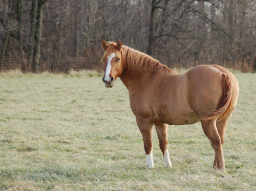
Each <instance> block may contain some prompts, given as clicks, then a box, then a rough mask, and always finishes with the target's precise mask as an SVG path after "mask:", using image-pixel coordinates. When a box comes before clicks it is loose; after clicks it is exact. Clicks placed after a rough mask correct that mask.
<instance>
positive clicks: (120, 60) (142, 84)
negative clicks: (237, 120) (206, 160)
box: [101, 40, 239, 170]
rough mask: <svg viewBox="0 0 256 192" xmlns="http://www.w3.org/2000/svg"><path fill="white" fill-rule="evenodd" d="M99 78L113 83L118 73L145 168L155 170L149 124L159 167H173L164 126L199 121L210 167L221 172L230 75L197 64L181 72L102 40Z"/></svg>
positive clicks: (232, 88)
mask: <svg viewBox="0 0 256 192" xmlns="http://www.w3.org/2000/svg"><path fill="white" fill-rule="evenodd" d="M101 46H102V48H103V50H104V55H103V57H102V59H101V62H102V63H103V64H104V69H105V70H104V76H103V82H104V83H105V86H106V87H107V88H111V87H113V85H114V83H115V80H116V79H117V78H118V77H119V78H120V79H121V81H122V82H123V84H124V85H125V86H126V88H127V89H128V91H129V98H130V107H131V110H132V112H133V113H134V115H135V117H136V122H137V125H138V127H139V130H140V132H141V134H142V138H143V143H144V150H145V153H146V167H147V168H154V162H153V153H152V127H153V125H155V128H156V132H157V135H158V139H159V146H160V149H161V151H162V154H163V159H164V166H165V167H172V163H171V160H170V157H169V151H168V145H169V144H168V138H167V126H168V124H169V125H185V124H186V125H187V124H193V123H196V122H201V125H202V129H203V131H204V134H205V135H206V136H207V137H208V139H209V140H210V142H211V145H212V148H213V149H214V151H215V158H214V163H213V168H214V169H217V170H225V161H224V157H223V150H222V148H223V143H224V135H225V132H226V128H227V123H228V121H229V120H230V118H231V116H232V114H233V112H234V109H235V107H236V104H237V100H238V94H239V86H238V82H237V80H236V78H235V76H234V75H233V74H232V73H231V72H230V71H228V70H227V69H225V68H224V67H221V66H219V65H198V66H196V67H193V68H191V69H190V70H188V71H187V72H186V73H183V74H180V73H178V72H175V71H173V70H172V69H169V68H168V67H167V66H165V65H163V64H161V63H160V62H159V61H158V60H156V59H154V58H152V57H151V56H149V55H147V54H144V53H142V52H140V51H137V50H135V49H132V48H130V47H128V46H125V45H123V44H122V42H121V41H120V40H119V41H118V42H117V43H115V42H106V41H104V40H103V41H102V43H101Z"/></svg>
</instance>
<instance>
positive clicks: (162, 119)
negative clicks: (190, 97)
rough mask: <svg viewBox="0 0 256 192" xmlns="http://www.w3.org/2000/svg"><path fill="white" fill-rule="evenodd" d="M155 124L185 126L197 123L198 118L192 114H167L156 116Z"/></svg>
mask: <svg viewBox="0 0 256 192" xmlns="http://www.w3.org/2000/svg"><path fill="white" fill-rule="evenodd" d="M154 121H155V123H167V124H169V125H186V124H193V123H196V122H198V121H199V118H198V116H197V115H196V114H195V113H194V112H188V113H176V114H173V113H168V114H161V113H160V114H158V115H156V117H155V119H154Z"/></svg>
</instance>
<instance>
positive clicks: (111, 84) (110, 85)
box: [105, 83, 114, 88]
mask: <svg viewBox="0 0 256 192" xmlns="http://www.w3.org/2000/svg"><path fill="white" fill-rule="evenodd" d="M113 85H114V83H110V84H108V83H105V86H106V87H107V88H112V87H113Z"/></svg>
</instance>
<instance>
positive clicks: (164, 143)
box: [155, 124, 172, 167]
mask: <svg viewBox="0 0 256 192" xmlns="http://www.w3.org/2000/svg"><path fill="white" fill-rule="evenodd" d="M155 127H156V132H157V135H158V140H159V146H160V149H161V151H162V153H163V156H164V166H165V167H171V166H172V163H171V160H170V157H169V151H168V135H167V124H155Z"/></svg>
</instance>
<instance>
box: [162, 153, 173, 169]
mask: <svg viewBox="0 0 256 192" xmlns="http://www.w3.org/2000/svg"><path fill="white" fill-rule="evenodd" d="M164 166H165V167H171V166H172V163H171V160H170V157H169V151H168V149H166V150H165V151H164Z"/></svg>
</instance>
